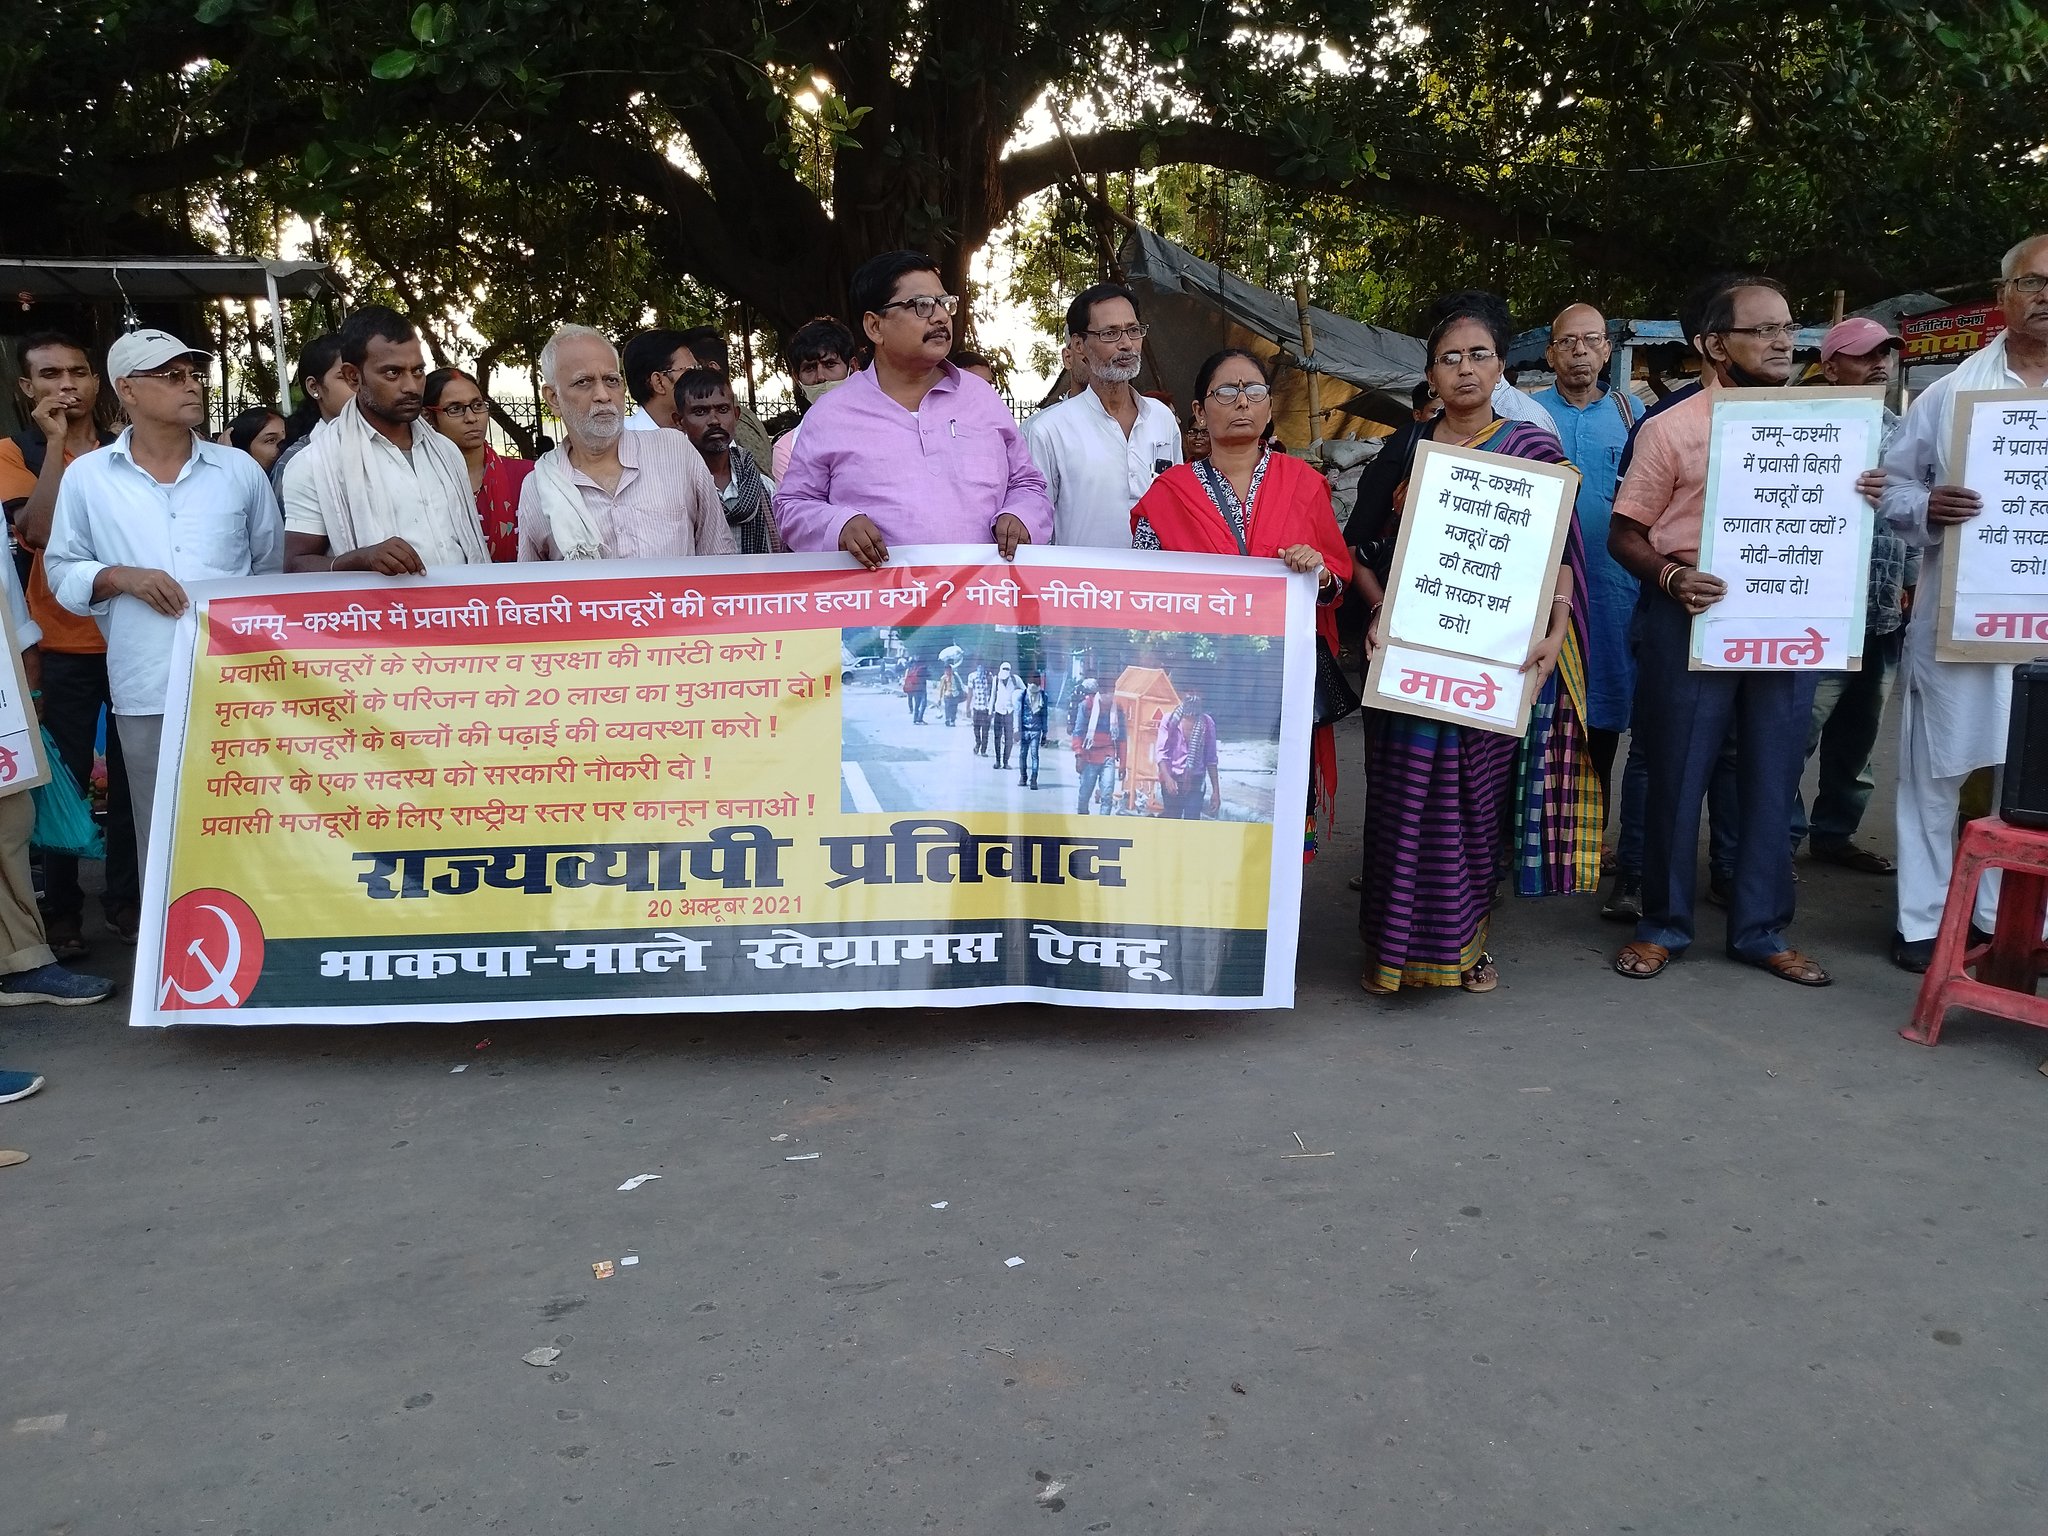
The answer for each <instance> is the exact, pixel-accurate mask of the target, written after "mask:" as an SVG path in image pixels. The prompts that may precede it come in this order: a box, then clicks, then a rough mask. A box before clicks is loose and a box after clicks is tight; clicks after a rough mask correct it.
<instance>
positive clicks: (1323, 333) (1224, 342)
mask: <svg viewBox="0 0 2048 1536" xmlns="http://www.w3.org/2000/svg"><path fill="white" fill-rule="evenodd" d="M1120 260H1121V262H1122V264H1123V268H1124V271H1125V272H1126V273H1127V274H1128V276H1129V278H1130V283H1131V286H1132V288H1134V289H1136V290H1137V293H1138V301H1139V305H1140V307H1141V308H1142V309H1143V311H1144V315H1145V319H1146V321H1147V323H1148V324H1150V326H1151V327H1152V334H1151V335H1150V337H1148V338H1147V340H1146V343H1145V346H1146V364H1147V367H1146V372H1145V373H1144V374H1143V375H1141V376H1140V379H1139V387H1140V388H1143V389H1146V390H1153V391H1157V392H1159V393H1161V394H1165V395H1168V396H1170V397H1171V398H1172V400H1173V404H1174V409H1175V411H1176V412H1177V413H1178V414H1179V416H1180V418H1181V420H1182V421H1186V420H1187V419H1188V416H1189V408H1190V406H1191V405H1192V403H1193V402H1192V401H1191V400H1190V399H1189V395H1190V393H1191V392H1192V390H1193V388H1194V379H1195V370H1196V369H1197V368H1199V367H1200V366H1201V365H1202V360H1203V359H1204V358H1206V357H1207V356H1209V354H1210V353H1212V352H1214V351H1216V350H1217V349H1218V348H1220V347H1243V348H1244V349H1245V350H1246V351H1248V352H1251V353H1253V354H1254V355H1256V356H1258V357H1261V358H1263V359H1265V360H1266V362H1267V365H1268V367H1269V368H1271V369H1272V370H1273V373H1274V379H1273V425H1274V431H1275V432H1276V433H1277V434H1278V436H1279V438H1280V440H1281V441H1282V442H1283V443H1285V444H1287V446H1288V447H1290V448H1292V449H1295V450H1296V451H1300V450H1302V449H1305V448H1307V447H1308V445H1309V444H1310V443H1312V442H1314V441H1315V440H1316V439H1318V438H1325V437H1359V436H1369V435H1372V434H1373V428H1372V426H1371V425H1370V424H1371V423H1372V422H1374V421H1378V422H1381V423H1383V424H1384V425H1386V426H1394V425H1397V424H1399V423H1401V422H1404V421H1406V420H1407V419H1408V405H1409V402H1408V397H1409V394H1410V392H1411V391H1413V389H1414V388H1415V385H1416V383H1417V382H1418V381H1419V380H1420V379H1421V378H1422V364H1423V356H1424V352H1425V350H1426V349H1425V348H1424V346H1423V344H1422V342H1421V341H1420V340H1418V339H1417V338H1415V337H1413V336H1403V335H1402V334H1401V333H1400V332H1399V331H1389V330H1385V329H1383V328H1381V327H1380V326H1377V325H1366V324H1364V323H1362V322H1360V321H1357V320H1349V319H1346V318H1345V317H1344V316H1342V315H1337V314H1332V313H1330V312H1329V311H1328V310H1323V309H1314V308H1311V309H1310V310H1309V311H1308V317H1309V322H1310V330H1311V332H1312V334H1313V336H1314V339H1315V351H1314V352H1313V353H1311V354H1310V355H1309V356H1308V357H1307V358H1303V357H1301V355H1300V354H1301V317H1300V313H1299V312H1298V311H1297V310H1296V308H1295V305H1294V300H1293V299H1292V298H1291V297H1287V296H1283V295H1281V294H1277V293H1272V292H1269V291H1268V290H1266V289H1264V288H1260V287H1256V286H1255V285H1253V284H1251V283H1248V282H1246V281H1245V280H1244V279H1243V278H1241V277H1238V276H1236V275H1235V274H1233V273H1231V272H1229V271H1228V270H1226V269H1223V268H1219V267H1218V266H1217V264H1216V263H1215V262H1213V261H1203V260H1201V259H1200V258H1198V257H1196V256H1195V255H1193V254H1192V253H1190V252H1188V251H1185V250H1183V249H1182V248H1181V247H1179V246H1177V245H1175V244H1174V243H1173V242H1172V241H1171V240H1168V239H1166V238H1164V237H1163V236H1161V235H1157V234H1154V233H1153V232H1152V231H1151V230H1149V229H1137V230H1133V231H1131V232H1130V233H1129V234H1127V235H1126V236H1125V237H1124V243H1123V249H1122V252H1121V253H1120ZM1305 368H1308V369H1313V370H1314V371H1315V372H1316V373H1317V374H1318V375H1319V376H1320V378H1321V387H1320V391H1319V392H1320V395H1321V404H1322V407H1323V412H1324V420H1323V421H1320V422H1311V420H1310V419H1309V406H1308V385H1307V376H1306V373H1305V371H1304V369H1305Z"/></svg>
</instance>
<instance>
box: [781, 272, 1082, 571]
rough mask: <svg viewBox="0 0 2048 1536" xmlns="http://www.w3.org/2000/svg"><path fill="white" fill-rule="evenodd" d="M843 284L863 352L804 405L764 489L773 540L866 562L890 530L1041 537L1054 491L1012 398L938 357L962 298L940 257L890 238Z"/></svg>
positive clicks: (957, 538) (946, 539) (884, 545)
mask: <svg viewBox="0 0 2048 1536" xmlns="http://www.w3.org/2000/svg"><path fill="white" fill-rule="evenodd" d="M850 288H851V294H850V297H851V299H852V309H853V312H854V314H855V315H856V316H857V317H858V319H859V321H860V326H861V329H862V330H863V331H864V332H865V333H866V335H867V338H868V341H869V342H870V343H871V344H872V345H873V347H874V361H873V363H872V364H871V365H870V366H868V367H867V368H865V369H863V370H862V371H861V372H859V373H857V374H855V375H854V376H853V377H852V378H850V379H848V380H847V381H846V383H845V384H844V385H842V386H841V387H840V388H839V389H836V390H834V391H833V392H832V393H831V394H829V395H827V396H826V397H825V398H824V399H823V400H820V401H819V402H818V403H817V404H815V405H813V406H812V407H811V409H810V413H809V414H808V415H806V416H805V417H804V430H803V436H802V437H801V438H800V439H799V440H798V442H797V445H796V451H795V453H793V454H792V455H791V456H790V463H789V473H788V474H787V475H785V476H784V477H783V481H782V486H781V489H780V490H779V491H778V492H777V494H776V499H775V519H776V523H777V526H778V527H779V528H780V530H781V534H782V541H783V542H784V543H785V544H787V545H788V546H789V547H790V548H791V549H794V550H832V549H840V550H844V551H846V552H847V553H848V554H850V555H852V556H853V557H854V559H856V560H858V561H859V562H860V563H861V564H862V565H864V566H867V567H868V568H869V569H870V570H872V569H874V568H875V567H876V566H879V565H881V564H882V562H883V561H885V560H887V559H888V558H889V546H890V544H891V543H908V544H988V543H993V544H994V545H995V546H996V552H997V553H998V554H1000V555H1001V556H1002V557H1003V558H1004V559H1005V560H1010V559H1014V558H1015V557H1016V554H1017V546H1018V545H1019V544H1029V543H1034V542H1035V543H1041V544H1042V543H1044V542H1045V541H1046V540H1047V539H1049V538H1050V537H1051V536H1052V503H1051V502H1050V501H1048V500H1047V499H1046V494H1045V477H1044V476H1043V475H1041V474H1040V473H1039V472H1038V470H1037V468H1036V466H1034V465H1033V464H1032V462H1031V455H1030V453H1029V451H1027V450H1026V448H1025V446H1024V436H1023V434H1022V433H1021V432H1019V431H1018V430H1017V424H1016V422H1015V421H1014V420H1012V419H1011V416H1010V408H1009V407H1008V406H1006V405H1005V404H1003V397H1002V396H1001V395H999V394H997V393H996V392H995V390H993V389H992V388H990V387H989V386H988V385H987V384H984V383H983V382H982V381H981V380H980V379H977V378H974V377H972V376H971V375H968V374H963V373H962V372H961V371H960V370H959V369H957V368H955V367H954V366H953V365H952V364H951V363H949V362H948V361H946V357H947V354H948V353H950V352H951V351H952V349H953V312H954V310H955V309H957V308H958V307H959V303H960V301H959V300H958V299H957V298H956V297H955V296H954V295H952V294H950V293H947V292H946V290H945V285H944V284H943V283H941V282H940V281H939V268H938V263H937V262H935V261H933V260H932V259H931V257H929V256H924V255H920V254H919V253H917V252H915V251H890V252H888V253H886V254H884V255H881V256H876V257H872V258H870V259H869V260H868V261H866V262H864V263H862V265H861V267H860V269H859V270H858V271H856V272H855V273H854V274H853V281H852V283H851V285H850Z"/></svg>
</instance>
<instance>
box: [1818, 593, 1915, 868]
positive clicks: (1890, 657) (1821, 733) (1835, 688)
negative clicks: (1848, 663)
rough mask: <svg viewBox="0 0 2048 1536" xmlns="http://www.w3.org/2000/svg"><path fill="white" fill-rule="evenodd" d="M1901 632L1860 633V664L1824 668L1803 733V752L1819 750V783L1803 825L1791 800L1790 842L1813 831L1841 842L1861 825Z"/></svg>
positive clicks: (1874, 785) (1872, 783)
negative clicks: (1808, 725) (1810, 815)
mask: <svg viewBox="0 0 2048 1536" xmlns="http://www.w3.org/2000/svg"><path fill="white" fill-rule="evenodd" d="M1905 639H1906V632H1905V631H1904V630H1902V629H1895V630H1893V631H1892V632H1891V633H1890V634H1888V635H1869V634H1866V635H1865V636H1864V637H1863V670H1862V671H1860V672H1829V673H1826V674H1824V675H1823V676H1822V677H1821V680H1820V687H1819V689H1818V690H1817V691H1816V692H1815V693H1814V696H1813V725H1812V728H1811V729H1809V730H1808V731H1807V733H1806V755H1807V756H1808V757H1809V758H1811V757H1812V756H1813V754H1814V751H1815V750H1816V749H1818V750H1819V752H1820V783H1819V785H1818V786H1816V788H1815V790H1814V795H1813V822H1812V825H1811V826H1810V827H1809V826H1808V824H1807V819H1806V806H1805V804H1804V802H1803V801H1799V800H1795V801H1793V803H1792V846H1793V847H1794V848H1797V847H1798V846H1799V845H1800V844H1801V843H1802V842H1804V841H1805V840H1806V836H1807V833H1808V832H1809V831H1810V832H1811V833H1812V834H1813V840H1814V841H1815V842H1817V843H1846V842H1847V841H1848V840H1849V839H1850V838H1851V837H1853V836H1855V834H1856V829H1857V828H1858V827H1860V826H1862V825H1863V812H1864V810H1865V808H1866V807H1868V806H1869V804H1870V794H1871V791H1872V790H1874V789H1875V788H1877V780H1876V779H1875V778H1873V777H1872V776H1871V772H1870V754H1871V751H1872V750H1873V749H1874V748H1875V747H1876V746H1877V733H1878V727H1879V725H1880V724H1881V723H1882V721H1883V719H1884V706H1885V701H1886V700H1887V699H1889V698H1890V697H1891V695H1892V679H1893V678H1895V677H1897V676H1898V672H1899V652H1900V651H1901V650H1902V649H1903V648H1904V644H1905Z"/></svg>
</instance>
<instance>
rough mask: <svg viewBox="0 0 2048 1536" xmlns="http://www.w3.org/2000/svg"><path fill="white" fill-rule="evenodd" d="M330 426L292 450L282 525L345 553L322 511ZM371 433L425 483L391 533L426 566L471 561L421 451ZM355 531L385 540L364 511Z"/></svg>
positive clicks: (386, 453) (378, 449) (418, 424)
mask: <svg viewBox="0 0 2048 1536" xmlns="http://www.w3.org/2000/svg"><path fill="white" fill-rule="evenodd" d="M433 430H434V429H433V428H432V427H430V426H428V425H427V424H426V423H425V422H424V421H415V422H414V423H413V424H412V432H413V440H414V441H415V442H417V441H419V439H420V438H421V437H422V436H424V435H425V434H427V433H430V432H432V431H433ZM332 431H333V429H332V428H329V429H328V430H327V431H325V432H319V433H317V434H316V435H315V436H313V437H311V438H308V439H307V447H306V451H305V452H304V453H301V454H296V455H294V456H293V458H292V461H291V463H290V464H289V465H287V466H286V467H285V472H284V478H283V480H282V481H280V482H279V486H278V494H279V498H280V499H281V500H282V501H283V503H284V526H285V531H286V532H287V533H310V534H312V535H313V536H314V537H315V538H321V539H326V540H327V541H328V548H329V550H330V552H331V553H333V554H336V555H344V554H347V553H348V552H349V551H347V550H345V549H342V548H341V547H340V546H339V545H338V544H337V543H336V542H335V541H334V538H333V536H332V534H331V533H330V532H329V530H328V527H327V515H326V514H325V513H324V512H322V511H321V510H320V491H321V473H320V455H321V453H322V452H323V451H324V450H325V448H326V446H327V442H328V439H329V438H330V436H331V435H332ZM370 435H371V437H372V438H373V439H374V440H375V441H374V442H372V444H371V446H370V451H371V452H372V453H374V454H376V455H377V456H378V457H380V458H384V459H388V460H389V461H390V467H391V468H393V469H395V470H397V471H398V473H399V474H400V475H401V476H404V477H407V478H409V479H411V480H412V481H413V483H414V484H416V485H420V486H421V491H420V497H419V501H418V503H417V504H416V505H414V506H413V507H412V508H411V509H410V513H411V515H410V516H405V515H403V514H401V516H400V518H399V523H398V526H397V527H396V528H394V529H393V530H392V533H394V534H396V535H397V536H398V537H399V538H402V539H404V540H405V542H406V543H408V544H410V545H411V546H412V547H413V548H414V549H415V550H417V551H418V552H419V557H420V563H421V564H422V565H467V564H468V563H469V552H468V551H467V550H466V549H465V548H464V547H463V544H462V541H461V540H460V539H458V538H457V537H456V536H455V530H454V529H452V528H450V527H449V526H448V522H447V517H446V515H445V514H444V513H440V512H432V510H431V509H433V508H434V507H437V506H441V505H444V504H443V503H442V502H441V501H440V500H439V497H440V494H441V492H440V486H439V482H438V481H437V480H435V479H434V478H433V473H434V472H433V470H432V469H430V468H428V467H427V466H426V465H425V464H423V463H422V462H421V460H420V454H419V452H418V451H417V450H415V451H413V452H410V453H408V452H407V451H406V450H405V449H403V448H400V447H399V446H398V444H396V443H394V442H392V441H391V439H390V438H388V437H386V436H385V435H384V434H383V433H382V432H373V433H371V434H370ZM423 470H424V471H425V474H424V477H423V475H422V471H423ZM67 473H68V472H67ZM380 473H381V471H380ZM466 509H467V508H466ZM430 512H431V515H429V513H430ZM472 516H473V514H472ZM375 521H381V519H377V520H375ZM356 536H357V537H358V538H360V539H363V540H364V541H365V542H367V543H371V544H376V543H381V542H382V540H383V538H384V537H385V535H382V534H378V533H377V530H376V528H375V527H374V526H373V523H372V522H370V521H366V520H365V518H364V517H363V515H362V514H360V513H359V514H358V515H357V520H356ZM117 563H118V562H117Z"/></svg>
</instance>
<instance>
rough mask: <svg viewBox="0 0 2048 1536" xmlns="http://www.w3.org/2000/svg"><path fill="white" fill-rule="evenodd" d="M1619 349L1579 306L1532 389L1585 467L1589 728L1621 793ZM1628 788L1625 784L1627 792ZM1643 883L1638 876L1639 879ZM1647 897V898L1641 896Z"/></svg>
mask: <svg viewBox="0 0 2048 1536" xmlns="http://www.w3.org/2000/svg"><path fill="white" fill-rule="evenodd" d="M1612 355H1613V348H1612V347H1611V346H1610V345H1609V344H1608V340H1607V317H1606V316H1605V315H1603V314H1601V313H1600V311H1599V310H1597V309H1595V308H1594V307H1593V306H1592V305H1590V304H1573V305H1570V306H1569V307H1567V308H1566V309H1565V310H1564V311H1563V312H1562V313H1560V314H1559V315H1558V317H1557V318H1556V319H1555V320H1553V321H1551V322H1550V345H1549V346H1548V347H1547V348H1545V349H1544V353H1543V356H1544V359H1545V360H1546V361H1547V362H1548V363H1549V364H1550V371H1551V372H1552V373H1553V374H1555V375H1556V378H1557V382H1556V383H1555V384H1553V385H1552V386H1551V387H1550V388H1549V389H1546V390H1543V391H1541V392H1539V393H1538V394H1537V395H1536V396H1535V400H1536V403H1537V404H1538V405H1540V406H1542V407H1543V408H1544V409H1545V410H1546V411H1548V412H1549V413H1550V419H1551V420H1552V421H1553V422H1555V423H1556V425H1557V440H1558V441H1559V442H1560V443H1562V444H1563V445H1564V454H1565V457H1566V458H1568V459H1570V460H1571V461H1572V465H1573V467H1574V468H1576V469H1577V470H1578V472H1579V499H1578V504H1577V507H1576V509H1575V512H1576V515H1577V517H1578V520H1579V533H1580V536H1581V537H1582V538H1583V539H1584V540H1585V544H1586V577H1587V581H1588V584H1589V588H1590V590H1589V591H1588V592H1587V594H1586V598H1587V608H1586V612H1587V619H1588V624H1587V635H1586V651H1587V655H1586V730H1587V735H1588V738H1589V740H1590V743H1591V745H1592V748H1593V762H1594V765H1595V766H1596V767H1597V768H1598V769H1599V770H1600V782H1601V783H1602V784H1603V785H1605V786H1607V789H1608V804H1610V805H1615V804H1616V803H1617V802H1618V800H1619V799H1620V798H1621V797H1620V796H1617V795H1615V794H1614V787H1615V785H1614V758H1615V752H1616V750H1617V748H1618V747H1619V745H1620V742H1621V733H1622V732H1623V731H1625V730H1627V729H1628V724H1629V714H1630V711H1631V710H1632V708H1633V707H1634V703H1635V693H1636V661H1635V656H1634V654H1633V653H1632V652H1631V651H1630V649H1629V641H1628V630H1629V620H1630V617H1631V615H1633V614H1634V612H1635V607H1636V579H1635V577H1633V576H1631V575H1629V573H1628V572H1627V571H1625V570H1623V569H1622V568H1621V566H1620V565H1619V564H1617V563H1616V561H1615V559H1614V557H1613V556H1612V555H1610V554H1608V552H1607V526H1608V523H1609V522H1610V520H1611V519H1612V518H1613V516H1614V488H1615V485H1616V484H1617V482H1618V480H1619V468H1620V465H1621V455H1622V452H1623V450H1624V449H1626V448H1627V447H1628V435H1629V433H1630V431H1632V430H1633V429H1634V427H1635V424H1636V423H1637V422H1638V421H1640V420H1642V417H1643V408H1642V406H1640V405H1638V404H1637V403H1636V399H1635V397H1634V396H1633V395H1631V394H1630V393H1629V392H1628V380H1626V379H1617V380H1616V381H1615V382H1614V384H1613V385H1612V386H1610V385H1609V384H1608V382H1607V363H1608V359H1609V358H1610V357H1611V356H1612ZM1624 792H1625V791H1624ZM1637 883H1640V881H1639V878H1638V880H1637ZM1636 899H1637V900H1638V901H1640V899H1641V898H1640V896H1638V897H1637V898H1636Z"/></svg>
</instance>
